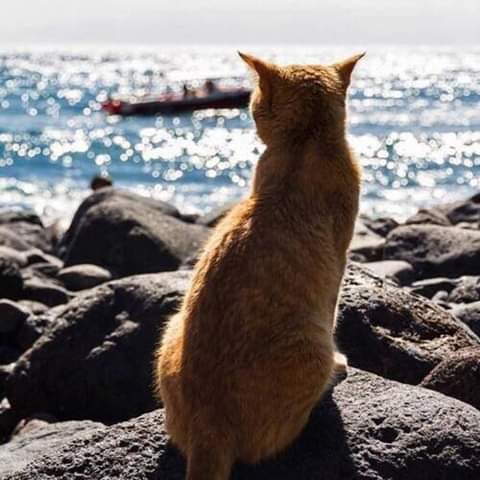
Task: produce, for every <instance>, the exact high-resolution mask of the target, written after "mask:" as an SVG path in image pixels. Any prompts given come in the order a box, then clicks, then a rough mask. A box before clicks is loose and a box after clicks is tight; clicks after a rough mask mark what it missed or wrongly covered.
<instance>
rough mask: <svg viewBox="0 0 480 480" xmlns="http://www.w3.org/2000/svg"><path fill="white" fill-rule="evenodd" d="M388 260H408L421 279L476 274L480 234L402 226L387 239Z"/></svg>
mask: <svg viewBox="0 0 480 480" xmlns="http://www.w3.org/2000/svg"><path fill="white" fill-rule="evenodd" d="M384 258H385V259H388V260H405V261H407V262H408V263H410V264H411V265H412V266H413V268H414V269H415V272H416V273H417V276H418V278H430V277H442V276H444V277H458V276H461V275H476V274H478V273H479V272H480V232H479V231H472V230H465V229H462V228H457V227H440V226H436V225H407V226H402V227H398V228H396V229H395V230H393V231H392V232H391V233H390V234H389V235H388V237H387V241H386V244H385V248H384Z"/></svg>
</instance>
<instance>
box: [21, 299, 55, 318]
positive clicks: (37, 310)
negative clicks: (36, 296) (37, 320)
mask: <svg viewBox="0 0 480 480" xmlns="http://www.w3.org/2000/svg"><path fill="white" fill-rule="evenodd" d="M17 303H18V305H20V306H21V307H22V308H25V309H27V310H29V311H30V312H32V313H33V314H34V315H40V314H42V313H45V312H46V311H47V310H48V309H49V308H50V307H48V306H47V305H45V304H44V303H41V302H36V301H35V300H19V301H18V302H17Z"/></svg>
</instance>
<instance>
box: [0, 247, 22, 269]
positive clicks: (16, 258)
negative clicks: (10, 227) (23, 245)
mask: <svg viewBox="0 0 480 480" xmlns="http://www.w3.org/2000/svg"><path fill="white" fill-rule="evenodd" d="M0 258H5V259H7V260H9V261H12V262H13V263H15V264H16V265H17V267H20V268H21V267H24V266H25V265H27V256H26V255H25V253H24V252H19V251H18V250H15V249H13V248H10V247H5V246H0Z"/></svg>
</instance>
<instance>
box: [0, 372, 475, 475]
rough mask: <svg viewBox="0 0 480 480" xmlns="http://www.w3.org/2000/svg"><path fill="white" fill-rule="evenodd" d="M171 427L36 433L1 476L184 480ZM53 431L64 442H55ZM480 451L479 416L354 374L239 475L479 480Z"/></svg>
mask: <svg viewBox="0 0 480 480" xmlns="http://www.w3.org/2000/svg"><path fill="white" fill-rule="evenodd" d="M163 422H164V416H163V411H162V410H157V411H154V412H151V413H148V414H145V415H143V416H141V417H138V418H135V419H133V420H131V421H128V422H125V423H120V424H117V425H114V426H111V427H104V426H94V425H91V424H89V422H81V423H72V422H68V423H65V424H61V423H60V424H54V425H50V426H48V427H45V428H46V429H48V430H45V431H44V430H43V429H39V430H34V431H33V432H31V434H29V437H28V438H26V436H25V437H24V439H22V437H20V438H19V439H17V438H14V439H13V441H12V442H11V443H10V444H7V445H4V446H2V447H0V476H1V477H2V479H3V480H27V479H28V480H30V479H32V478H35V479H37V480H53V479H57V480H67V479H68V480H70V479H73V478H75V479H76V480H90V479H97V478H98V479H100V478H102V479H103V478H105V479H107V478H109V479H116V480H131V479H135V480H147V479H148V480H154V479H155V480H159V479H168V480H183V479H184V475H185V464H184V461H183V459H182V457H181V455H180V454H179V453H178V452H177V451H176V450H175V449H174V448H173V447H172V446H171V444H170V443H169V442H168V438H167V436H166V434H165V431H164V428H163ZM76 425H78V427H77V426H76ZM83 425H85V427H84V428H83V431H77V433H73V432H72V430H73V431H75V429H76V428H78V429H80V428H82V426H83ZM51 429H57V432H58V433H55V431H53V432H52V434H51V435H47V433H48V432H49V431H52V430H51ZM67 431H69V433H70V438H69V439H68V440H67V439H66V435H68V433H66V432H67ZM42 432H44V433H45V434H42ZM20 442H23V443H21V444H20ZM43 442H49V444H50V445H53V446H51V447H49V446H48V444H47V445H42V443H43ZM479 443H480V413H479V412H478V411H477V410H475V409H474V408H473V407H471V406H469V405H466V404H464V403H462V402H459V401H457V400H454V399H450V398H448V397H445V396H443V395H439V394H438V393H436V392H431V391H428V390H426V389H422V388H418V387H410V386H407V385H402V384H399V383H396V382H392V381H388V380H385V379H382V378H379V377H377V376H375V375H372V374H369V373H366V372H362V371H358V370H354V369H350V370H349V374H348V377H347V378H346V379H345V380H343V381H342V382H341V383H339V384H338V385H337V386H336V387H335V388H334V390H333V393H332V392H329V393H328V394H327V395H326V397H325V398H324V399H323V400H322V402H320V404H319V406H318V407H317V408H316V409H315V411H314V412H313V414H312V417H311V419H310V422H309V424H308V426H307V428H306V429H305V430H304V432H303V433H302V435H301V436H300V438H299V439H298V440H297V441H296V442H295V443H294V444H293V445H292V446H291V447H290V448H289V449H288V450H287V451H286V452H284V453H283V454H281V455H279V456H278V457H277V458H275V459H273V460H270V461H266V462H264V463H262V464H261V465H258V466H255V467H252V466H246V465H238V466H237V467H236V468H235V469H234V472H233V475H232V480H280V479H281V480H309V479H322V480H340V479H342V480H343V479H345V480H347V479H356V480H357V479H358V480H367V479H368V480H384V479H390V480H425V479H432V480H433V479H455V480H477V479H478V472H479V471H480V456H479V455H478V445H479ZM26 449H29V452H28V456H29V458H30V459H31V461H30V462H29V463H28V464H26V462H25V458H26V456H27V450H26ZM42 454H43V455H42Z"/></svg>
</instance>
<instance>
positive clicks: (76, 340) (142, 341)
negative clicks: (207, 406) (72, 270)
mask: <svg viewBox="0 0 480 480" xmlns="http://www.w3.org/2000/svg"><path fill="white" fill-rule="evenodd" d="M188 277H189V273H188V272H171V273H163V274H151V275H139V276H136V277H129V278H125V279H123V280H117V281H115V282H111V283H107V284H105V285H102V286H99V287H96V288H94V289H92V290H89V291H87V292H85V293H83V294H80V295H79V296H78V297H77V298H76V299H75V300H73V301H71V302H70V303H69V304H67V305H66V306H64V307H57V308H56V309H55V312H54V315H53V318H49V319H48V322H49V326H48V327H47V329H46V330H45V331H44V333H43V335H42V336H41V337H40V338H39V339H38V340H37V341H36V342H35V344H34V345H33V346H32V348H30V349H29V350H28V351H27V352H26V353H25V354H24V355H23V356H22V357H21V358H20V359H19V360H18V362H17V363H16V366H15V369H14V371H13V373H12V375H11V376H10V378H9V382H8V385H7V388H8V398H9V400H10V402H11V404H12V406H13V407H14V408H15V409H16V410H17V411H18V412H20V413H21V414H22V415H29V414H31V413H34V412H37V411H42V412H48V413H51V414H53V415H55V416H56V417H58V418H59V419H71V418H76V419H78V418H90V419H94V420H101V421H105V422H114V421H118V420H122V419H127V418H130V417H133V416H135V415H139V414H140V413H143V412H146V411H149V410H152V409H153V408H154V407H155V400H154V398H153V395H152V371H151V364H152V358H153V351H154V346H155V344H156V342H157V341H158V336H159V332H160V328H161V326H162V324H163V322H164V321H165V319H166V318H167V316H169V315H170V314H171V313H172V312H173V311H174V310H175V308H176V307H177V306H178V302H179V300H180V298H181V296H182V294H183V292H184V290H185V288H186V283H187V280H188ZM27 323H28V321H27Z"/></svg>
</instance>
